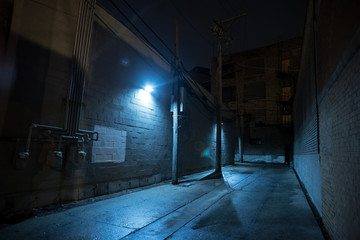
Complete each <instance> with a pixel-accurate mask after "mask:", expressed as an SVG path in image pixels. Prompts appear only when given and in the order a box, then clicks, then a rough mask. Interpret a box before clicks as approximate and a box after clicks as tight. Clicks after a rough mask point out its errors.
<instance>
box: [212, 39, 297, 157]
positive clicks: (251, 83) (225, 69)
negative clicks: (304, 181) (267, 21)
mask: <svg viewBox="0 0 360 240" xmlns="http://www.w3.org/2000/svg"><path fill="white" fill-rule="evenodd" d="M301 42H302V38H295V39H291V40H288V41H284V42H280V43H278V44H274V45H271V46H267V47H263V48H259V49H254V50H250V51H245V52H240V53H237V54H232V55H227V56H224V57H223V65H222V100H223V103H224V104H225V105H227V106H228V107H229V108H230V109H231V110H233V111H234V112H236V115H237V121H238V126H239V127H240V129H241V136H242V137H241V146H242V159H243V161H248V162H253V161H255V162H258V161H265V162H278V163H283V162H285V158H286V161H290V158H291V146H292V98H293V93H294V86H295V83H296V78H297V74H298V71H299V61H300V53H301ZM213 81H215V79H214V78H213ZM212 86H214V82H213V83H212ZM212 91H214V88H212ZM240 159H241V157H239V160H240Z"/></svg>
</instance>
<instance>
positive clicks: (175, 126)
mask: <svg viewBox="0 0 360 240" xmlns="http://www.w3.org/2000/svg"><path fill="white" fill-rule="evenodd" d="M173 71H174V72H173V74H174V81H173V89H172V93H173V94H172V95H173V96H172V97H173V102H172V112H173V151H172V174H171V175H172V178H171V182H172V184H177V183H178V170H177V168H178V139H179V138H178V119H179V24H178V22H177V21H176V22H175V67H174V69H173Z"/></svg>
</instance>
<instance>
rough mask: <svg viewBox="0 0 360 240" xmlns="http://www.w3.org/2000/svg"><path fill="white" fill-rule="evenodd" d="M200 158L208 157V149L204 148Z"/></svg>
mask: <svg viewBox="0 0 360 240" xmlns="http://www.w3.org/2000/svg"><path fill="white" fill-rule="evenodd" d="M201 157H210V149H209V148H205V149H204V151H202V153H201Z"/></svg>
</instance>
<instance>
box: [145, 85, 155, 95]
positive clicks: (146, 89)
mask: <svg viewBox="0 0 360 240" xmlns="http://www.w3.org/2000/svg"><path fill="white" fill-rule="evenodd" d="M144 90H145V91H146V92H148V93H151V92H153V91H154V88H153V87H152V86H151V85H146V86H145V88H144Z"/></svg>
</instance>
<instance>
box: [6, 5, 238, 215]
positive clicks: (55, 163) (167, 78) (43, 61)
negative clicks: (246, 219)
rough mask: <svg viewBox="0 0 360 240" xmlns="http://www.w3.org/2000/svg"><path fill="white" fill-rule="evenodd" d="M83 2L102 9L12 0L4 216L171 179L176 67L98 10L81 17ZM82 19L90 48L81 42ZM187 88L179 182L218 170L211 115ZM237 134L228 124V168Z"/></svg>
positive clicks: (226, 146) (91, 9)
mask: <svg viewBox="0 0 360 240" xmlns="http://www.w3.org/2000/svg"><path fill="white" fill-rule="evenodd" d="M84 2H86V4H91V3H94V1H80V0H79V1H33V0H15V1H14V8H13V11H14V12H13V18H12V22H11V30H10V37H9V42H8V44H6V47H7V49H6V51H7V54H6V56H7V57H4V59H2V60H3V61H2V67H4V66H5V65H6V66H8V67H9V69H10V70H9V72H8V73H7V74H6V76H4V75H2V77H4V78H3V80H4V83H6V84H7V85H6V86H8V87H7V88H4V87H3V86H4V85H3V86H2V91H3V93H4V95H2V98H3V99H4V101H2V103H1V111H2V112H1V113H2V114H1V115H0V116H1V117H0V118H1V121H0V123H1V144H0V154H1V161H0V176H1V200H0V213H1V214H0V215H1V216H5V215H8V214H10V213H12V212H17V211H20V210H29V209H32V208H36V207H42V206H48V205H51V204H59V203H65V202H72V201H77V200H81V199H86V198H90V197H94V196H99V195H104V194H111V193H115V192H119V191H121V190H124V189H129V188H136V187H140V186H146V185H150V184H154V183H158V182H160V181H164V180H167V179H169V178H170V177H171V167H172V166H171V159H172V112H171V108H170V104H171V92H172V89H171V88H172V80H173V78H174V76H173V73H172V72H171V68H170V64H169V63H168V62H167V60H165V59H164V58H163V57H162V56H161V55H159V54H158V53H157V52H156V51H155V50H154V49H153V48H152V47H150V46H149V45H148V44H147V43H144V41H143V40H140V39H139V38H138V37H137V36H136V35H135V34H133V33H132V32H131V31H130V30H129V29H127V28H126V27H125V26H124V25H123V24H122V23H120V22H119V21H117V20H116V19H115V18H113V17H112V16H111V15H110V14H109V13H107V12H106V11H105V10H104V9H103V8H101V7H100V6H98V5H96V4H93V5H90V6H89V8H85V9H88V10H89V11H88V10H87V11H86V16H85V17H84V16H82V15H81V14H82V11H81V10H79V9H81V7H80V6H82V5H81V4H82V3H84ZM29 9H31V11H30V10H29ZM92 11H93V14H91V13H92ZM81 17H83V18H81ZM79 19H83V20H82V22H85V23H87V25H86V27H84V28H83V31H84V34H85V35H84V39H85V40H86V36H88V40H89V41H88V42H87V41H84V42H81V41H77V36H78V34H79V27H77V26H78V25H77V24H78V23H79V21H80V20H79ZM84 19H85V20H84ZM82 43H83V44H84V45H82ZM79 48H80V49H79ZM75 70H76V71H75ZM74 79H75V80H74ZM146 84H150V85H152V86H153V88H154V91H153V92H152V93H148V92H146V91H145V90H144V87H145V85H146ZM184 85H185V94H184V96H185V98H184V112H183V113H181V116H182V118H181V119H180V120H179V122H180V123H181V124H180V128H179V133H180V134H179V149H180V150H179V163H178V167H179V176H182V175H185V174H189V173H194V172H199V171H202V170H208V169H211V168H214V166H215V147H214V146H215V131H214V130H215V119H214V112H213V109H212V108H211V107H209V105H208V103H207V104H204V103H202V102H201V101H202V100H201V99H202V98H203V97H204V96H198V95H196V94H195V93H193V90H192V89H191V87H189V86H188V85H187V84H186V83H185V84H184ZM204 91H206V90H204ZM34 124H35V125H34ZM68 126H70V127H68ZM233 127H234V125H233V124H232V123H231V122H225V123H224V127H223V132H224V135H223V136H224V137H223V139H224V141H223V159H224V160H223V164H231V163H233V161H234V159H233V158H234V154H235V148H236V142H237V141H233V140H235V139H236V136H235V135H236V131H234V129H233ZM30 129H31V131H29V130H30ZM74 130H77V131H74ZM71 131H73V132H71ZM29 132H30V133H31V134H29ZM29 136H30V138H29ZM29 139H30V144H29V151H28V153H29V157H27V155H26V154H25V153H26V150H27V145H28V144H27V143H28V142H29Z"/></svg>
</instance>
